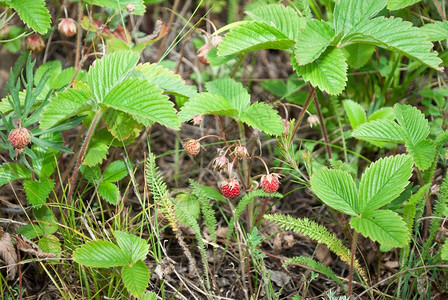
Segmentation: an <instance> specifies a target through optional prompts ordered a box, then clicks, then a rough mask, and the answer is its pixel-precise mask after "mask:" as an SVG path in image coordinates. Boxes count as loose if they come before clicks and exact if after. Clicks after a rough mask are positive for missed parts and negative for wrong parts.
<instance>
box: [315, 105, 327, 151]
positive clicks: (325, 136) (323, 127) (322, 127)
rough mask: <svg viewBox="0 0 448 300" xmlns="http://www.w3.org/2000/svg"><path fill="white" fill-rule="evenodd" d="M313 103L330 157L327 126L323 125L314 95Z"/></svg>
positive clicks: (322, 118)
mask: <svg viewBox="0 0 448 300" xmlns="http://www.w3.org/2000/svg"><path fill="white" fill-rule="evenodd" d="M314 104H315V105H316V110H317V116H318V117H319V122H320V128H321V129H322V135H323V136H324V141H325V149H327V154H328V158H329V159H331V147H330V140H329V139H328V134H327V128H326V127H325V123H324V117H323V115H322V112H321V110H320V107H319V100H317V97H314Z"/></svg>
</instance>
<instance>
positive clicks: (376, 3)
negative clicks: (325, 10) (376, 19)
mask: <svg viewBox="0 0 448 300" xmlns="http://www.w3.org/2000/svg"><path fill="white" fill-rule="evenodd" d="M386 2H387V0H340V1H339V2H338V3H337V4H336V6H335V7H334V30H335V32H336V33H340V32H342V31H347V30H349V29H350V28H352V27H354V26H356V25H357V24H359V23H362V22H364V21H365V20H368V19H370V18H371V17H373V16H375V15H376V14H377V13H378V12H379V11H380V10H382V9H383V8H384V7H385V6H386Z"/></svg>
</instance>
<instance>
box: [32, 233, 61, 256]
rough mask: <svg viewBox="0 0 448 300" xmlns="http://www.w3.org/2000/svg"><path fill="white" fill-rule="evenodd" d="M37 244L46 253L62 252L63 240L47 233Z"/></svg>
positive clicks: (57, 253)
mask: <svg viewBox="0 0 448 300" xmlns="http://www.w3.org/2000/svg"><path fill="white" fill-rule="evenodd" d="M37 246H38V247H39V248H40V249H41V250H42V251H43V252H45V253H54V254H56V255H59V254H61V242H60V241H59V239H58V238H57V237H56V236H54V235H45V236H43V237H41V238H40V239H39V242H38V243H37Z"/></svg>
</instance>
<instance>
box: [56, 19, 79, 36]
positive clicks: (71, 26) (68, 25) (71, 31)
mask: <svg viewBox="0 0 448 300" xmlns="http://www.w3.org/2000/svg"><path fill="white" fill-rule="evenodd" d="M58 30H59V32H60V33H62V34H63V35H65V36H66V37H71V36H74V35H75V34H76V24H75V21H74V20H73V19H72V18H63V19H62V20H61V21H60V22H59V25H58Z"/></svg>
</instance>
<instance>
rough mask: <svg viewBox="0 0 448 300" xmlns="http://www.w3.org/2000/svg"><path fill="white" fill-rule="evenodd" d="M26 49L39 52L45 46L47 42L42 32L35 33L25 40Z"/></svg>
mask: <svg viewBox="0 0 448 300" xmlns="http://www.w3.org/2000/svg"><path fill="white" fill-rule="evenodd" d="M25 44H26V49H28V51H31V52H32V53H39V52H41V51H42V50H44V48H45V42H44V40H43V39H42V36H41V35H40V34H37V33H34V34H32V35H30V36H29V37H27V38H26V40H25Z"/></svg>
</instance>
